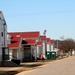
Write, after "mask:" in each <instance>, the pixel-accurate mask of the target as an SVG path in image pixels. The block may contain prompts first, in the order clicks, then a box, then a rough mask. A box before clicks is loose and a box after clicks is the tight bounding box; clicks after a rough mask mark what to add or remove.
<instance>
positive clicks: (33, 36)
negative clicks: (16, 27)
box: [8, 32, 40, 38]
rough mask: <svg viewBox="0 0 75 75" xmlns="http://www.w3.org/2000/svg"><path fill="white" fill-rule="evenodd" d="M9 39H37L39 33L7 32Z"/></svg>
mask: <svg viewBox="0 0 75 75" xmlns="http://www.w3.org/2000/svg"><path fill="white" fill-rule="evenodd" d="M8 34H9V35H10V36H11V37H18V36H20V37H22V38H38V36H39V35H40V32H9V33H8Z"/></svg>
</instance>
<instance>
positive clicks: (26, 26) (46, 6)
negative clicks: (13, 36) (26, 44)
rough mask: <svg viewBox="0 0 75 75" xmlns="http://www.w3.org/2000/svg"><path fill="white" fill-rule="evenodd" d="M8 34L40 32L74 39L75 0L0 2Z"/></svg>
mask: <svg viewBox="0 0 75 75" xmlns="http://www.w3.org/2000/svg"><path fill="white" fill-rule="evenodd" d="M0 10H1V11H2V12H3V14H4V17H5V20H6V22H7V31H8V32H28V31H40V33H41V34H43V32H44V30H47V32H46V35H47V37H50V38H51V39H61V37H62V36H64V39H65V38H73V39H75V0H0Z"/></svg>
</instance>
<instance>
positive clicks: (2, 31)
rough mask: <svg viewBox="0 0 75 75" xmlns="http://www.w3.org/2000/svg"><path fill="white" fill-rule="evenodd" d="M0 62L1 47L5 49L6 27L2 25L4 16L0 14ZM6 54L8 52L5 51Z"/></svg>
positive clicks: (0, 56)
mask: <svg viewBox="0 0 75 75" xmlns="http://www.w3.org/2000/svg"><path fill="white" fill-rule="evenodd" d="M0 18H1V19H0V61H1V60H2V47H7V25H3V24H4V23H5V22H4V20H5V19H4V16H3V14H2V13H0ZM5 52H6V54H7V52H8V51H5Z"/></svg>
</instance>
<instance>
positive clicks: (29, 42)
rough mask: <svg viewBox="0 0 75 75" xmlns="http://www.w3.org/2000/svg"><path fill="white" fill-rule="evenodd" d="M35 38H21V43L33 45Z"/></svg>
mask: <svg viewBox="0 0 75 75" xmlns="http://www.w3.org/2000/svg"><path fill="white" fill-rule="evenodd" d="M35 42H36V40H23V41H22V44H27V45H28V44H29V45H35Z"/></svg>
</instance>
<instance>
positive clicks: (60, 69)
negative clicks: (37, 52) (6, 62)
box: [22, 56, 75, 75]
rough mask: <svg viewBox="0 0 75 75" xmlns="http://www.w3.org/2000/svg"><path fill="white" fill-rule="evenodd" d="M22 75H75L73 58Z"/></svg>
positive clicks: (74, 59) (74, 60) (74, 58)
mask: <svg viewBox="0 0 75 75" xmlns="http://www.w3.org/2000/svg"><path fill="white" fill-rule="evenodd" d="M22 75H23V74H22ZM24 75H75V56H71V57H68V58H65V59H62V60H57V61H54V62H52V63H49V64H47V65H43V66H41V67H38V68H37V69H34V70H31V71H27V72H25V73H24Z"/></svg>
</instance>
